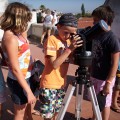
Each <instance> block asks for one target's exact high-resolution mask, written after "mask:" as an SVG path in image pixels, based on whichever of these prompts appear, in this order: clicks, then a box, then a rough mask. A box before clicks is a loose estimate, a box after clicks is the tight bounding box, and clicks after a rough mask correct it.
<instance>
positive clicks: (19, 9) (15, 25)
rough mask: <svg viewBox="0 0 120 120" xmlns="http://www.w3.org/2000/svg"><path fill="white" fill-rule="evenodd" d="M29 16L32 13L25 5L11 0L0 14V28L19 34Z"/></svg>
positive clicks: (23, 29) (24, 29) (24, 27)
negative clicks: (0, 16)
mask: <svg viewBox="0 0 120 120" xmlns="http://www.w3.org/2000/svg"><path fill="white" fill-rule="evenodd" d="M31 18H32V14H31V12H30V9H29V8H28V7H27V6H26V5H24V4H22V3H19V2H13V3H10V4H9V5H8V6H7V8H6V10H5V12H4V14H3V16H2V20H1V28H2V29H3V30H11V31H13V32H14V33H15V34H19V33H22V32H24V31H26V29H27V26H28V22H29V21H30V20H31Z"/></svg>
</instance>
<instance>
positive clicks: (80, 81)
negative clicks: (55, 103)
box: [57, 66, 102, 120]
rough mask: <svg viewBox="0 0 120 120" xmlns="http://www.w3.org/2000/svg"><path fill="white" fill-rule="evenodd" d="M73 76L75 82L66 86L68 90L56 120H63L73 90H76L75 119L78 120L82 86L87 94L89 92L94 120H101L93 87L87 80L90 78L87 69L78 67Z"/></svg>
mask: <svg viewBox="0 0 120 120" xmlns="http://www.w3.org/2000/svg"><path fill="white" fill-rule="evenodd" d="M75 76H76V80H75V81H73V83H72V84H69V86H68V89H67V91H66V94H65V97H64V100H63V104H62V107H61V109H60V112H59V114H58V117H57V120H63V118H64V115H65V112H66V110H67V107H68V105H69V103H70V100H71V98H72V95H73V93H74V91H75V88H76V104H75V118H76V119H77V120H80V112H81V101H82V98H83V89H84V85H86V87H87V89H88V92H89V95H90V98H91V102H92V106H93V111H94V114H95V116H96V120H102V117H101V113H100V109H99V105H98V102H97V97H96V93H95V90H94V87H93V85H92V84H91V82H90V81H89V80H88V77H89V76H90V75H89V72H88V68H87V67H80V66H79V67H78V69H77V70H76V73H75ZM80 85H81V94H80V92H79V90H80Z"/></svg>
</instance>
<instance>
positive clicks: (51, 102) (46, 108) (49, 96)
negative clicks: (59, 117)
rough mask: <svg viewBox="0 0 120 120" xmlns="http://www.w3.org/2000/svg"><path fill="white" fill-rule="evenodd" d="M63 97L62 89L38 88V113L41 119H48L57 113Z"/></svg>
mask: <svg viewBox="0 0 120 120" xmlns="http://www.w3.org/2000/svg"><path fill="white" fill-rule="evenodd" d="M64 96H65V91H64V89H47V88H40V96H39V99H40V113H41V116H42V117H43V118H46V119H48V118H49V119H50V118H52V117H53V116H54V114H55V113H58V112H59V110H60V108H61V105H62V102H63V98H64Z"/></svg>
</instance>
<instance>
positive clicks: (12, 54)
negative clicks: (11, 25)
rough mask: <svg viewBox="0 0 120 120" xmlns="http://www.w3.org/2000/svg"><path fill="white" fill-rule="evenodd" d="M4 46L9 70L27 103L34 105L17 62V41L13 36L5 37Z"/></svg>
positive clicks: (31, 94)
mask: <svg viewBox="0 0 120 120" xmlns="http://www.w3.org/2000/svg"><path fill="white" fill-rule="evenodd" d="M4 46H5V50H6V53H7V55H8V60H9V65H10V68H11V70H12V72H13V74H14V75H15V77H16V78H17V81H18V82H19V84H20V85H21V87H22V88H23V89H24V90H25V91H26V93H27V97H28V103H34V102H35V101H36V98H35V96H34V95H33V93H32V91H31V89H30V87H29V85H28V84H27V82H26V80H25V78H24V76H23V74H22V72H21V70H20V67H19V62H18V41H17V40H16V38H15V37H13V36H7V37H6V38H5V40H4Z"/></svg>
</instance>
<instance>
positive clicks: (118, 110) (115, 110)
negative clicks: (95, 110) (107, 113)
mask: <svg viewBox="0 0 120 120" xmlns="http://www.w3.org/2000/svg"><path fill="white" fill-rule="evenodd" d="M110 109H111V110H113V111H114V112H117V113H120V109H119V108H113V107H110Z"/></svg>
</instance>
